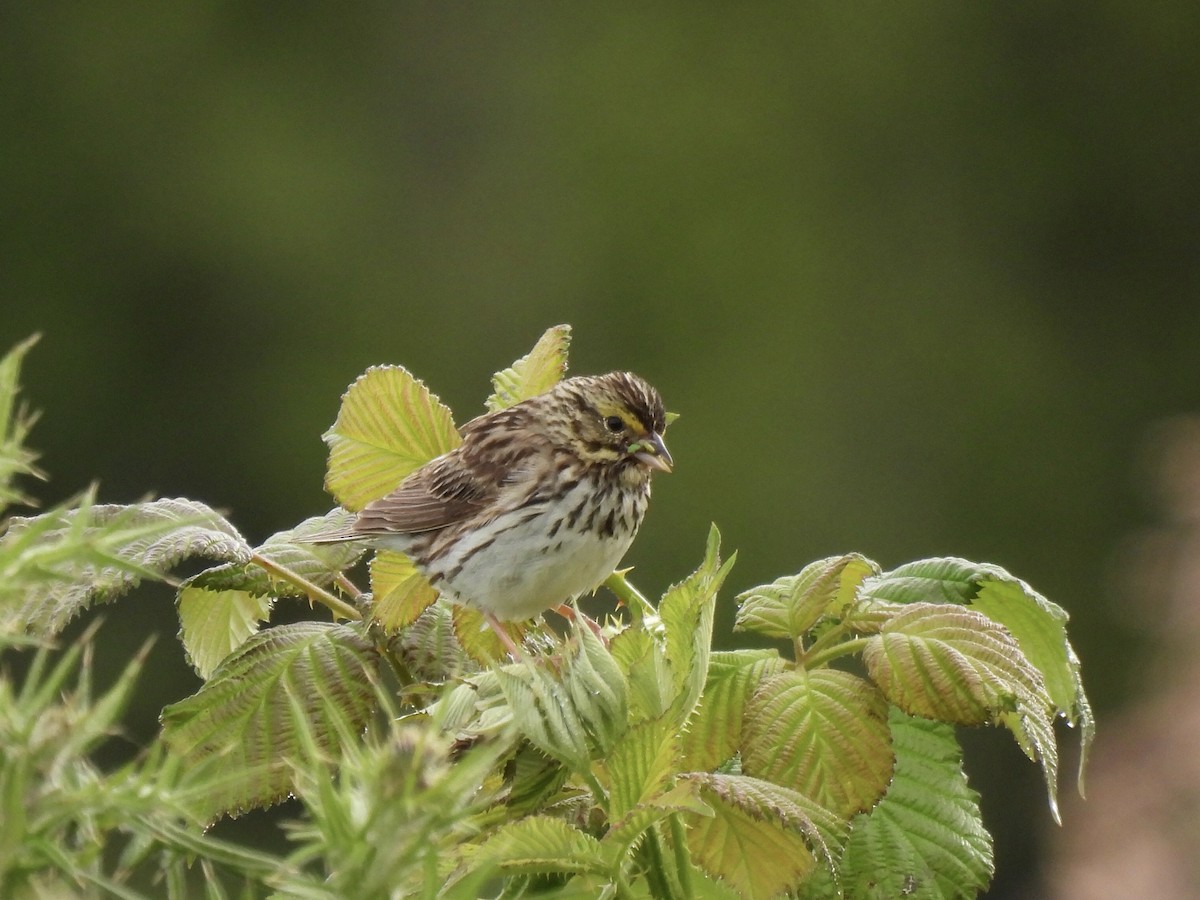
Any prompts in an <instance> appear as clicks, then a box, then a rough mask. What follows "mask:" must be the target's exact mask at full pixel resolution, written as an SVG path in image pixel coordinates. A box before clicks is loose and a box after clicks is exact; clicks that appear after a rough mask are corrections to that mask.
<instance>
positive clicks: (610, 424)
mask: <svg viewBox="0 0 1200 900" xmlns="http://www.w3.org/2000/svg"><path fill="white" fill-rule="evenodd" d="M551 393H555V394H558V395H559V397H560V398H561V399H562V400H563V401H564V402H565V404H566V410H567V411H568V420H567V422H568V428H567V435H566V437H567V442H568V443H569V444H570V446H571V447H572V449H573V450H575V452H576V453H578V454H579V456H580V457H581V458H582V459H584V460H586V461H587V462H590V463H595V464H601V465H604V464H607V465H616V464H622V465H635V466H637V467H638V468H639V469H641V470H643V471H645V472H646V473H647V474H648V470H651V469H657V470H658V471H660V472H670V471H671V467H672V465H673V462H672V460H671V454H670V453H669V452H667V445H666V444H665V443H663V437H662V433H663V430H664V429H665V428H666V427H667V416H666V411H665V410H664V408H663V402H662V397H660V396H659V394H658V391H656V390H655V389H654V388H653V387H651V386H650V385H649V384H648V383H647V382H646V381H645V380H644V379H642V378H640V377H638V376H637V375H634V374H633V373H632V372H609V373H608V374H607V375H583V376H579V377H576V378H568V379H566V380H565V381H561V382H559V383H558V384H557V385H556V386H555V387H554V388H553V389H552V390H551Z"/></svg>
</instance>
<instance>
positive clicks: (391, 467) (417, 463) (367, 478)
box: [323, 366, 462, 511]
mask: <svg viewBox="0 0 1200 900" xmlns="http://www.w3.org/2000/svg"><path fill="white" fill-rule="evenodd" d="M323 437H324V440H325V443H326V444H328V445H329V465H328V467H327V471H326V475H325V489H326V490H328V491H329V493H331V494H332V495H333V496H334V498H335V499H336V500H337V501H338V503H340V504H341V505H342V506H344V507H346V509H349V510H355V511H357V510H360V509H362V508H363V507H364V506H366V505H367V504H368V503H370V502H371V501H372V500H377V499H379V498H380V497H382V496H384V495H385V494H387V493H388V492H389V491H391V490H392V489H393V488H395V487H396V486H397V485H398V484H400V482H401V481H403V480H404V477H405V476H406V475H409V474H411V473H412V472H414V471H416V470H417V469H418V468H420V467H421V466H423V465H424V464H425V463H427V462H429V461H430V460H431V459H434V458H436V457H438V456H441V455H442V454H443V453H447V452H449V451H450V450H453V449H454V448H455V447H457V446H458V445H459V444H460V443H461V441H462V439H461V438H460V437H459V434H458V432H457V431H456V430H455V428H454V420H453V418H452V416H451V414H450V410H449V409H448V408H447V407H446V406H445V405H444V404H443V403H442V402H441V401H440V400H439V399H438V398H437V397H436V396H434V395H433V394H431V393H430V392H429V389H428V388H427V387H425V384H424V383H423V382H421V381H419V380H418V379H416V378H414V377H413V376H412V375H411V374H409V372H408V370H407V369H405V368H403V367H401V366H374V367H372V368H370V369H368V370H367V371H366V372H365V373H363V375H361V376H360V377H359V379H358V380H357V381H355V382H354V384H352V385H350V387H349V388H348V389H347V390H346V393H345V394H344V395H343V396H342V405H341V408H340V409H339V410H338V416H337V420H336V421H335V422H334V423H333V426H332V427H331V428H330V429H329V430H328V431H327V432H325V434H324V435H323Z"/></svg>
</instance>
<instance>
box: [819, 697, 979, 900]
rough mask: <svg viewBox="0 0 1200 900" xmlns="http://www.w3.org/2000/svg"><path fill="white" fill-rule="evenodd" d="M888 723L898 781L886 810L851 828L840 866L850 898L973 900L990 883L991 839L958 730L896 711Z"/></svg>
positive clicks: (875, 811) (885, 802)
mask: <svg viewBox="0 0 1200 900" xmlns="http://www.w3.org/2000/svg"><path fill="white" fill-rule="evenodd" d="M889 722H890V725H891V730H892V736H893V747H894V749H895V752H896V774H895V776H894V777H893V779H892V784H891V786H890V787H889V788H888V792H887V794H886V795H884V798H883V800H881V801H880V802H879V805H878V806H876V807H875V808H874V809H873V810H871V812H870V813H868V814H864V815H860V816H859V817H858V818H856V819H855V820H854V822H853V823H852V826H851V832H850V840H849V841H848V842H847V844H846V850H845V853H844V854H843V856H842V861H841V866H840V873H841V883H842V888H843V889H844V890H845V893H846V897H847V898H858V897H913V898H922V900H926V898H927V900H942V898H944V900H951V898H960V897H965V896H973V895H974V894H975V893H976V892H978V891H982V890H984V889H985V888H986V887H987V886H988V883H989V882H990V881H991V877H992V871H993V863H992V840H991V837H990V835H988V833H987V831H986V830H985V829H984V827H983V821H982V819H981V818H980V814H979V795H978V794H977V793H975V791H973V790H971V788H970V787H968V785H967V778H966V775H965V774H964V773H963V770H962V751H961V749H960V748H959V745H958V741H957V739H956V738H955V736H954V729H953V728H952V727H951V726H949V725H946V724H943V723H940V722H931V721H929V720H928V719H919V718H914V717H912V716H906V715H904V714H903V713H901V712H900V711H899V710H896V709H893V710H892V712H891V715H890V718H889Z"/></svg>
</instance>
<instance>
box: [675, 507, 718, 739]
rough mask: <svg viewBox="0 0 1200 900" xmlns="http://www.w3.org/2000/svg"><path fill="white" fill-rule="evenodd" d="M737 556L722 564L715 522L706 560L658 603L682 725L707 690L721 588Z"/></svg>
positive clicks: (708, 542)
mask: <svg viewBox="0 0 1200 900" xmlns="http://www.w3.org/2000/svg"><path fill="white" fill-rule="evenodd" d="M736 559H737V554H736V553H735V554H734V555H733V556H731V557H730V558H729V560H728V561H727V562H726V563H724V564H722V563H721V534H720V532H718V531H717V528H716V526H715V525H713V526H711V527H710V528H709V532H708V541H707V544H706V547H705V552H704V562H702V563H701V564H700V567H699V568H698V569H696V571H695V572H693V573H692V574H691V575H689V576H688V577H687V578H685V579H684V580H683V581H681V582H680V583H679V584H677V585H675V586H674V587H672V588H670V589H669V590H668V591H667V593H666V594H665V595H664V596H663V599H662V602H661V603H659V605H658V614H659V616H660V618H661V619H662V623H663V627H664V628H665V629H666V660H667V664H668V666H669V668H670V672H671V680H672V685H673V688H674V700H673V701H672V703H671V710H672V713H673V715H674V718H675V721H676V722H677V723H679V724H680V725H682V724H683V723H685V722H686V721H687V719H688V717H689V716H691V714H692V711H693V710H694V709H695V708H696V704H697V702H699V700H700V694H701V693H702V692H703V690H704V682H705V679H706V678H707V677H708V656H709V652H710V647H711V646H712V625H713V610H714V608H715V607H716V602H717V591H718V590H720V587H721V583H722V582H723V581H724V580H725V576H726V575H728V574H729V570H730V569H731V568H733V563H734V561H735V560H736Z"/></svg>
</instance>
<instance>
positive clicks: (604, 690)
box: [563, 620, 629, 755]
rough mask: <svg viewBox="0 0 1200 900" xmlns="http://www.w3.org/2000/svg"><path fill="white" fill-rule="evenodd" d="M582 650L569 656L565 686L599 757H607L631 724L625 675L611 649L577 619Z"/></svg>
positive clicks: (576, 632)
mask: <svg viewBox="0 0 1200 900" xmlns="http://www.w3.org/2000/svg"><path fill="white" fill-rule="evenodd" d="M573 631H574V634H575V640H576V641H577V642H578V647H579V648H578V650H577V651H576V652H575V653H574V654H572V655H571V656H570V657H569V662H568V664H567V668H566V672H565V673H564V675H563V681H564V685H565V687H566V689H567V692H568V694H569V695H570V698H571V703H572V705H573V706H574V708H575V711H576V713H577V714H578V716H579V719H580V721H581V722H582V723H583V727H584V728H585V729H586V731H587V734H588V738H589V741H590V743H591V745H592V747H594V748H595V750H596V751H597V754H598V755H605V754H607V753H608V752H609V751H610V750H611V749H612V747H613V745H614V744H616V743H617V741H618V740H620V738H621V735H623V734H624V733H625V729H626V728H627V727H628V724H629V702H628V697H627V690H626V685H625V676H624V674H623V673H622V672H621V667H620V666H619V665H617V662H616V660H614V659H613V658H612V655H611V654H610V653H609V652H608V649H607V648H606V647H605V646H604V644H603V643H602V642H601V640H600V638H598V637H597V636H596V635H595V634H594V633H593V632H592V630H591V628H590V627H588V626H586V625H582V624H580V623H579V622H578V620H576V624H575V627H574V629H573Z"/></svg>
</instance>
